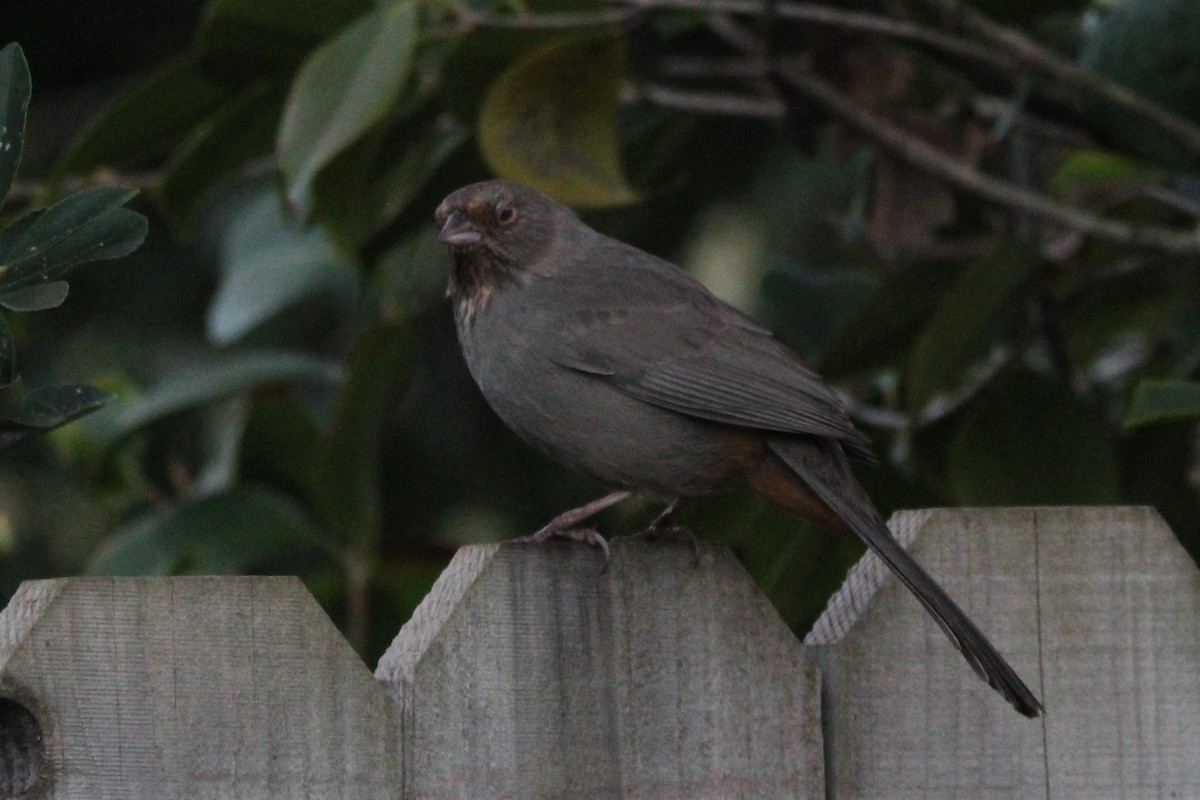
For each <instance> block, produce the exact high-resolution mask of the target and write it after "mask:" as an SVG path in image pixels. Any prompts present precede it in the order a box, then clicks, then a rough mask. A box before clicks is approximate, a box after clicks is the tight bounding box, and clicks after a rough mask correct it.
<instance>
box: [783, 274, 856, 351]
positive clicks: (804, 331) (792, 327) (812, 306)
mask: <svg viewBox="0 0 1200 800" xmlns="http://www.w3.org/2000/svg"><path fill="white" fill-rule="evenodd" d="M878 284H879V280H878V278H877V277H876V276H875V275H874V274H872V273H869V272H863V271H858V270H851V269H838V270H820V269H813V268H805V267H801V266H799V265H791V266H789V268H788V269H787V270H786V271H785V270H775V271H772V272H768V273H767V274H766V276H765V277H764V278H763V285H762V296H763V301H764V303H765V304H766V306H767V309H768V310H769V312H770V313H769V315H768V321H769V323H770V327H771V329H772V330H774V331H775V333H776V334H777V335H778V336H780V337H781V338H783V339H784V340H785V341H786V342H787V343H788V344H789V345H791V346H792V347H794V348H795V349H796V350H797V351H798V352H800V353H801V354H803V355H804V357H805V358H807V359H810V360H812V361H816V360H818V359H819V358H820V357H821V355H822V354H823V353H824V352H825V351H826V350H827V349H828V347H829V343H830V341H831V340H832V339H833V337H834V335H835V333H836V332H837V331H838V330H839V329H840V328H841V327H842V326H843V325H845V324H846V320H847V319H849V318H850V317H851V316H852V315H854V314H856V313H858V312H859V310H860V309H862V307H863V305H864V304H865V303H866V302H867V299H868V298H869V297H871V296H873V295H872V290H873V289H875V288H877V286H878Z"/></svg>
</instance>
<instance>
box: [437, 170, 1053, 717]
mask: <svg viewBox="0 0 1200 800" xmlns="http://www.w3.org/2000/svg"><path fill="white" fill-rule="evenodd" d="M436 218H437V222H438V225H439V226H440V227H441V234H440V235H439V237H438V238H439V239H440V240H441V241H442V242H444V243H445V244H447V245H449V247H450V250H451V252H452V254H453V261H454V264H453V267H452V269H451V272H450V296H451V298H452V302H453V304H454V317H455V321H456V323H457V327H458V338H459V342H460V343H461V344H462V350H463V355H464V356H465V357H466V361H467V366H468V367H469V368H470V371H471V375H472V376H473V377H474V378H475V381H476V382H477V383H478V384H479V388H480V389H481V390H482V391H483V394H484V396H485V397H486V398H487V400H488V402H489V403H490V404H491V406H492V408H494V409H495V411H496V413H497V414H499V415H500V417H501V418H502V419H503V420H504V421H505V422H506V423H507V424H508V425H509V426H510V427H511V428H512V429H513V430H514V431H516V432H517V433H518V434H519V435H520V436H521V437H522V438H523V439H525V440H526V441H527V442H529V443H530V444H532V445H533V446H534V447H536V448H537V449H538V450H540V451H542V452H543V453H545V454H546V455H548V456H549V457H550V458H553V459H555V460H557V461H560V462H562V463H564V464H567V465H568V466H571V467H573V468H575V469H577V470H579V471H580V472H584V473H586V474H589V475H592V476H594V477H595V478H597V479H599V480H600V481H602V482H603V483H605V484H608V485H610V486H612V487H614V488H616V489H618V490H619V491H616V492H614V493H613V494H610V495H608V496H607V497H604V498H601V499H600V500H597V501H595V502H594V503H589V504H588V505H587V506H584V507H583V508H581V509H575V510H572V511H569V512H566V513H565V514H562V515H560V516H559V517H557V518H556V519H555V520H554V521H553V522H551V523H550V525H548V526H547V527H546V528H545V529H543V531H541V532H540V535H541V536H543V537H545V536H552V535H566V536H572V537H574V538H585V539H588V540H591V541H594V542H596V543H597V544H602V543H603V540H602V539H599V536H598V534H595V533H594V532H593V531H576V530H572V529H573V528H574V526H575V525H577V524H578V523H579V522H581V521H582V520H583V519H586V518H587V517H588V516H590V515H591V514H594V513H595V512H597V511H599V510H600V509H602V508H605V507H607V506H609V505H612V504H613V503H615V502H617V501H619V500H621V499H623V498H624V497H626V496H628V494H629V492H630V491H644V492H649V493H651V494H653V495H657V496H660V497H663V498H669V499H674V500H678V499H682V498H688V497H694V496H696V495H702V494H707V493H709V492H713V491H716V490H718V489H721V488H722V487H725V486H728V485H730V484H733V483H735V482H737V481H746V482H747V483H749V485H750V486H751V487H752V488H753V489H754V490H755V491H757V492H758V493H760V494H762V495H763V496H765V497H767V498H768V499H770V500H772V501H773V502H775V503H777V504H779V505H780V506H782V507H783V508H785V509H787V510H788V511H791V512H793V513H795V514H797V515H799V516H801V517H803V518H805V519H809V520H812V521H814V522H816V523H818V524H820V525H822V526H825V527H828V528H831V529H834V530H839V531H849V532H852V533H854V534H856V535H857V536H859V537H860V538H861V539H862V540H863V541H864V542H866V544H867V546H868V547H870V548H871V549H872V550H873V551H875V553H876V555H878V556H879V557H880V558H881V559H883V562H884V563H885V564H887V565H888V566H889V567H890V568H891V569H892V571H893V572H895V573H896V575H897V576H898V577H899V578H900V580H901V581H903V582H904V584H905V585H906V586H908V588H909V589H910V590H912V592H913V594H915V595H916V596H917V599H919V600H920V601H921V603H922V604H923V605H924V606H925V608H926V609H927V610H928V611H929V613H930V614H932V615H933V617H934V619H936V620H937V622H938V623H939V624H940V625H941V627H942V628H943V629H944V630H945V631H946V633H947V635H949V637H950V639H951V641H952V642H954V644H955V646H957V647H958V649H959V650H960V651H962V654H963V656H965V657H966V659H967V662H968V663H969V664H970V665H971V666H972V667H973V668H974V669H975V671H976V672H977V673H979V675H980V677H982V678H983V679H984V680H986V681H987V682H988V683H989V684H990V685H991V686H992V687H993V688H995V689H996V690H997V691H998V692H1000V694H1002V695H1003V696H1004V697H1005V698H1006V699H1007V700H1008V701H1009V702H1010V703H1012V705H1013V707H1015V708H1016V709H1017V711H1019V712H1020V713H1022V714H1024V715H1026V716H1029V717H1035V716H1037V714H1038V712H1039V711H1040V710H1041V704H1040V703H1039V702H1038V699H1037V698H1036V697H1034V695H1033V693H1032V692H1031V691H1030V690H1029V688H1028V687H1027V686H1026V685H1025V684H1024V683H1023V682H1022V681H1021V679H1020V678H1019V677H1018V676H1017V674H1016V672H1015V671H1013V669H1012V667H1010V666H1009V665H1008V663H1007V662H1006V661H1005V660H1004V658H1003V657H1002V656H1001V655H1000V653H998V652H997V651H996V649H995V648H994V647H993V646H992V644H991V643H990V642H989V641H988V640H987V638H986V637H984V635H983V633H981V632H980V630H979V629H978V628H977V627H976V626H975V624H974V623H972V622H971V620H970V619H968V618H967V616H966V614H964V613H963V611H962V609H960V608H959V607H958V606H957V605H955V603H954V601H952V600H951V599H950V598H949V597H948V596H947V595H946V593H945V592H944V591H943V590H942V588H941V587H940V586H938V584H937V583H936V582H935V581H934V580H933V578H931V577H930V576H929V574H928V573H926V572H925V570H924V569H922V568H921V566H920V565H919V564H917V562H916V561H914V560H913V559H912V557H911V556H909V555H908V553H907V552H905V550H904V549H903V548H902V547H901V546H900V545H899V544H898V543H897V542H896V540H895V539H894V538H892V535H891V533H890V532H889V531H888V528H887V526H886V525H885V524H884V523H883V520H882V519H881V518H880V516H879V514H878V512H876V510H875V508H874V506H873V504H872V503H871V500H870V499H869V498H868V497H867V494H866V492H864V491H863V489H862V487H861V486H859V484H858V483H857V481H855V479H854V476H853V475H852V474H851V472H850V467H849V463H848V459H849V458H852V457H868V458H869V457H870V455H871V450H870V441H869V440H868V439H867V437H866V436H865V435H863V434H862V433H860V432H859V431H857V430H855V429H854V426H853V424H852V423H851V422H850V419H849V418H848V416H847V415H846V411H845V409H844V408H843V406H842V404H841V402H840V401H839V400H838V398H837V396H836V395H834V393H833V392H832V391H831V390H830V389H829V387H828V386H826V385H825V383H824V382H822V380H821V378H820V377H819V376H818V375H817V374H816V373H814V372H813V371H812V370H810V369H809V368H808V367H806V366H805V365H804V364H803V363H802V362H801V360H800V358H799V356H797V355H795V354H794V353H793V352H792V351H791V350H789V349H788V348H787V347H785V346H784V345H782V344H780V343H779V341H778V340H777V339H775V338H774V337H773V336H772V335H771V332H770V331H768V330H766V329H765V328H763V327H761V326H760V325H758V324H757V323H755V322H754V321H752V320H751V319H749V318H748V317H746V316H744V315H743V314H741V313H740V312H738V311H737V310H735V309H734V308H732V307H731V306H728V305H726V304H725V303H723V302H721V301H720V300H718V299H717V298H715V297H714V296H713V295H712V294H710V293H709V292H708V290H707V289H705V288H704V287H703V286H702V285H701V284H700V283H698V282H697V281H695V280H694V279H693V278H691V277H690V276H689V275H687V273H685V272H684V271H683V270H681V269H679V268H678V267H676V266H674V265H673V264H669V263H667V262H666V261H663V260H661V259H658V258H655V257H654V256H652V255H649V254H647V253H644V252H642V251H641V250H638V249H636V248H633V247H630V246H629V245H627V244H623V243H621V242H618V241H616V240H614V239H610V238H608V237H607V236H603V235H601V234H599V233H597V232H596V231H593V230H592V229H591V228H589V227H587V226H586V225H584V224H583V223H582V222H581V221H580V220H579V218H578V217H576V216H575V214H574V213H573V212H572V211H571V210H570V209H568V208H566V207H565V206H562V205H560V204H559V203H557V202H555V201H553V200H551V199H550V198H548V197H546V196H544V195H542V194H540V193H538V192H536V191H534V190H532V189H529V188H527V187H525V186H521V185H519V184H515V183H509V182H505V181H488V182H486V183H477V184H473V185H471V186H467V187H465V188H462V189H459V190H458V191H456V192H454V193H453V194H451V195H450V196H449V197H447V198H446V199H445V201H443V202H442V204H441V206H439V207H438V209H437V214H436ZM672 508H673V506H672ZM670 513H671V508H669V509H668V511H667V512H666V516H669V515H670Z"/></svg>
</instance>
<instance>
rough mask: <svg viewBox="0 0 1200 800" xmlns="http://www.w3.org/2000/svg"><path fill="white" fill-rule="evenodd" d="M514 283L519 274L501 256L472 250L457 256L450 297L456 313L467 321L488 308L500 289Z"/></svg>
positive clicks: (476, 248) (481, 249) (451, 277)
mask: <svg viewBox="0 0 1200 800" xmlns="http://www.w3.org/2000/svg"><path fill="white" fill-rule="evenodd" d="M515 282H516V271H515V270H514V269H513V268H512V267H511V266H510V265H508V264H507V263H506V262H505V261H504V260H503V258H502V257H500V254H498V253H493V252H491V251H489V250H487V249H486V248H484V247H472V248H470V249H467V250H463V251H459V252H456V253H455V254H454V266H453V267H452V268H451V270H450V296H451V298H453V300H454V303H455V311H456V313H457V314H458V315H459V317H460V318H462V319H463V320H464V321H466V322H470V321H471V319H472V318H473V317H474V316H475V314H477V313H478V312H479V311H481V310H483V309H485V308H487V306H488V303H489V302H490V301H491V298H492V295H493V294H494V293H495V292H496V291H497V290H499V289H502V288H503V287H505V286H506V285H508V284H510V283H515Z"/></svg>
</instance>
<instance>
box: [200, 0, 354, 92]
mask: <svg viewBox="0 0 1200 800" xmlns="http://www.w3.org/2000/svg"><path fill="white" fill-rule="evenodd" d="M371 8H372V3H371V2H370V0H212V2H210V3H208V5H207V7H206V8H205V11H204V20H203V22H202V24H201V29H200V35H199V37H198V40H197V44H196V50H197V53H198V54H199V58H200V62H201V63H202V64H203V65H204V66H205V68H207V69H209V70H211V71H213V72H214V73H216V74H219V75H221V76H223V77H227V78H229V79H232V80H234V81H238V82H253V81H257V80H259V79H261V78H262V77H263V76H264V75H273V76H277V77H283V76H288V75H290V74H291V73H292V72H294V71H295V69H296V68H297V67H298V66H299V65H300V62H301V61H303V60H304V57H305V55H307V54H308V52H309V51H310V50H312V49H313V48H314V47H316V46H317V45H318V44H320V43H321V42H322V41H323V40H324V39H326V38H328V37H330V36H332V35H334V34H335V33H337V32H338V31H340V30H341V29H342V28H344V27H345V26H347V25H349V24H350V23H351V22H353V21H354V20H356V19H358V18H359V17H360V16H362V15H363V14H365V13H367V12H368V11H370V10H371Z"/></svg>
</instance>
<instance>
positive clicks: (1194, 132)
mask: <svg viewBox="0 0 1200 800" xmlns="http://www.w3.org/2000/svg"><path fill="white" fill-rule="evenodd" d="M920 2H922V3H924V4H925V5H927V6H930V7H931V8H935V9H937V10H938V11H940V12H941V13H942V14H943V15H945V16H946V17H947V18H948V19H949V20H951V22H952V24H954V25H955V26H956V27H959V28H962V29H964V30H966V31H969V32H971V33H972V34H974V35H976V36H980V37H982V38H983V39H985V40H987V41H989V42H991V43H992V44H993V45H996V46H998V47H1000V48H1002V49H1004V50H1006V51H1008V52H1009V53H1011V54H1012V55H1013V56H1014V57H1015V58H1016V59H1018V60H1019V61H1020V62H1021V64H1023V65H1025V66H1028V67H1030V68H1032V69H1034V70H1036V71H1038V72H1041V73H1042V74H1044V75H1047V76H1049V77H1051V78H1053V79H1055V80H1057V81H1059V82H1061V83H1063V84H1066V85H1067V86H1072V87H1075V88H1077V89H1081V90H1083V91H1086V92H1088V93H1090V94H1093V95H1095V96H1097V97H1100V98H1103V99H1104V100H1106V101H1107V102H1109V103H1111V104H1112V105H1114V106H1116V107H1118V108H1121V109H1123V110H1125V111H1128V112H1129V113H1131V114H1134V115H1136V116H1138V117H1140V118H1142V119H1143V120H1145V121H1146V122H1149V123H1150V124H1151V125H1154V126H1155V127H1156V128H1158V129H1159V130H1161V131H1162V132H1164V133H1166V134H1168V135H1170V136H1171V137H1173V138H1174V139H1176V140H1177V141H1178V142H1179V143H1180V144H1182V145H1184V146H1185V147H1187V148H1188V150H1189V151H1190V152H1192V153H1194V154H1197V155H1200V126H1197V125H1195V124H1194V123H1192V122H1189V121H1188V120H1185V119H1183V118H1182V117H1179V116H1176V115H1175V114H1173V113H1172V112H1170V111H1167V110H1166V109H1165V108H1163V107H1162V106H1160V105H1158V104H1157V103H1153V102H1151V101H1149V100H1147V99H1145V98H1144V97H1142V96H1141V95H1139V94H1137V93H1136V92H1133V91H1130V90H1129V89H1126V88H1125V87H1123V86H1121V85H1119V84H1116V83H1113V82H1112V81H1109V80H1105V79H1104V78H1101V77H1099V76H1097V75H1093V74H1092V73H1090V72H1088V71H1087V70H1085V69H1083V68H1082V67H1080V66H1079V65H1077V64H1075V63H1073V62H1070V61H1067V60H1066V59H1064V58H1062V57H1061V56H1059V55H1058V54H1057V53H1054V52H1053V51H1051V50H1048V49H1046V48H1044V47H1042V46H1041V45H1039V44H1038V43H1037V42H1035V41H1033V40H1032V39H1030V38H1029V37H1027V36H1025V35H1024V34H1023V33H1021V32H1020V31H1017V30H1014V29H1012V28H1008V27H1005V26H1004V25H1001V24H1000V23H998V22H994V21H993V20H991V19H989V18H988V17H987V16H986V15H984V14H981V13H980V12H978V11H976V10H975V9H973V8H971V7H969V6H968V5H967V4H966V3H964V2H962V0H920Z"/></svg>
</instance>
